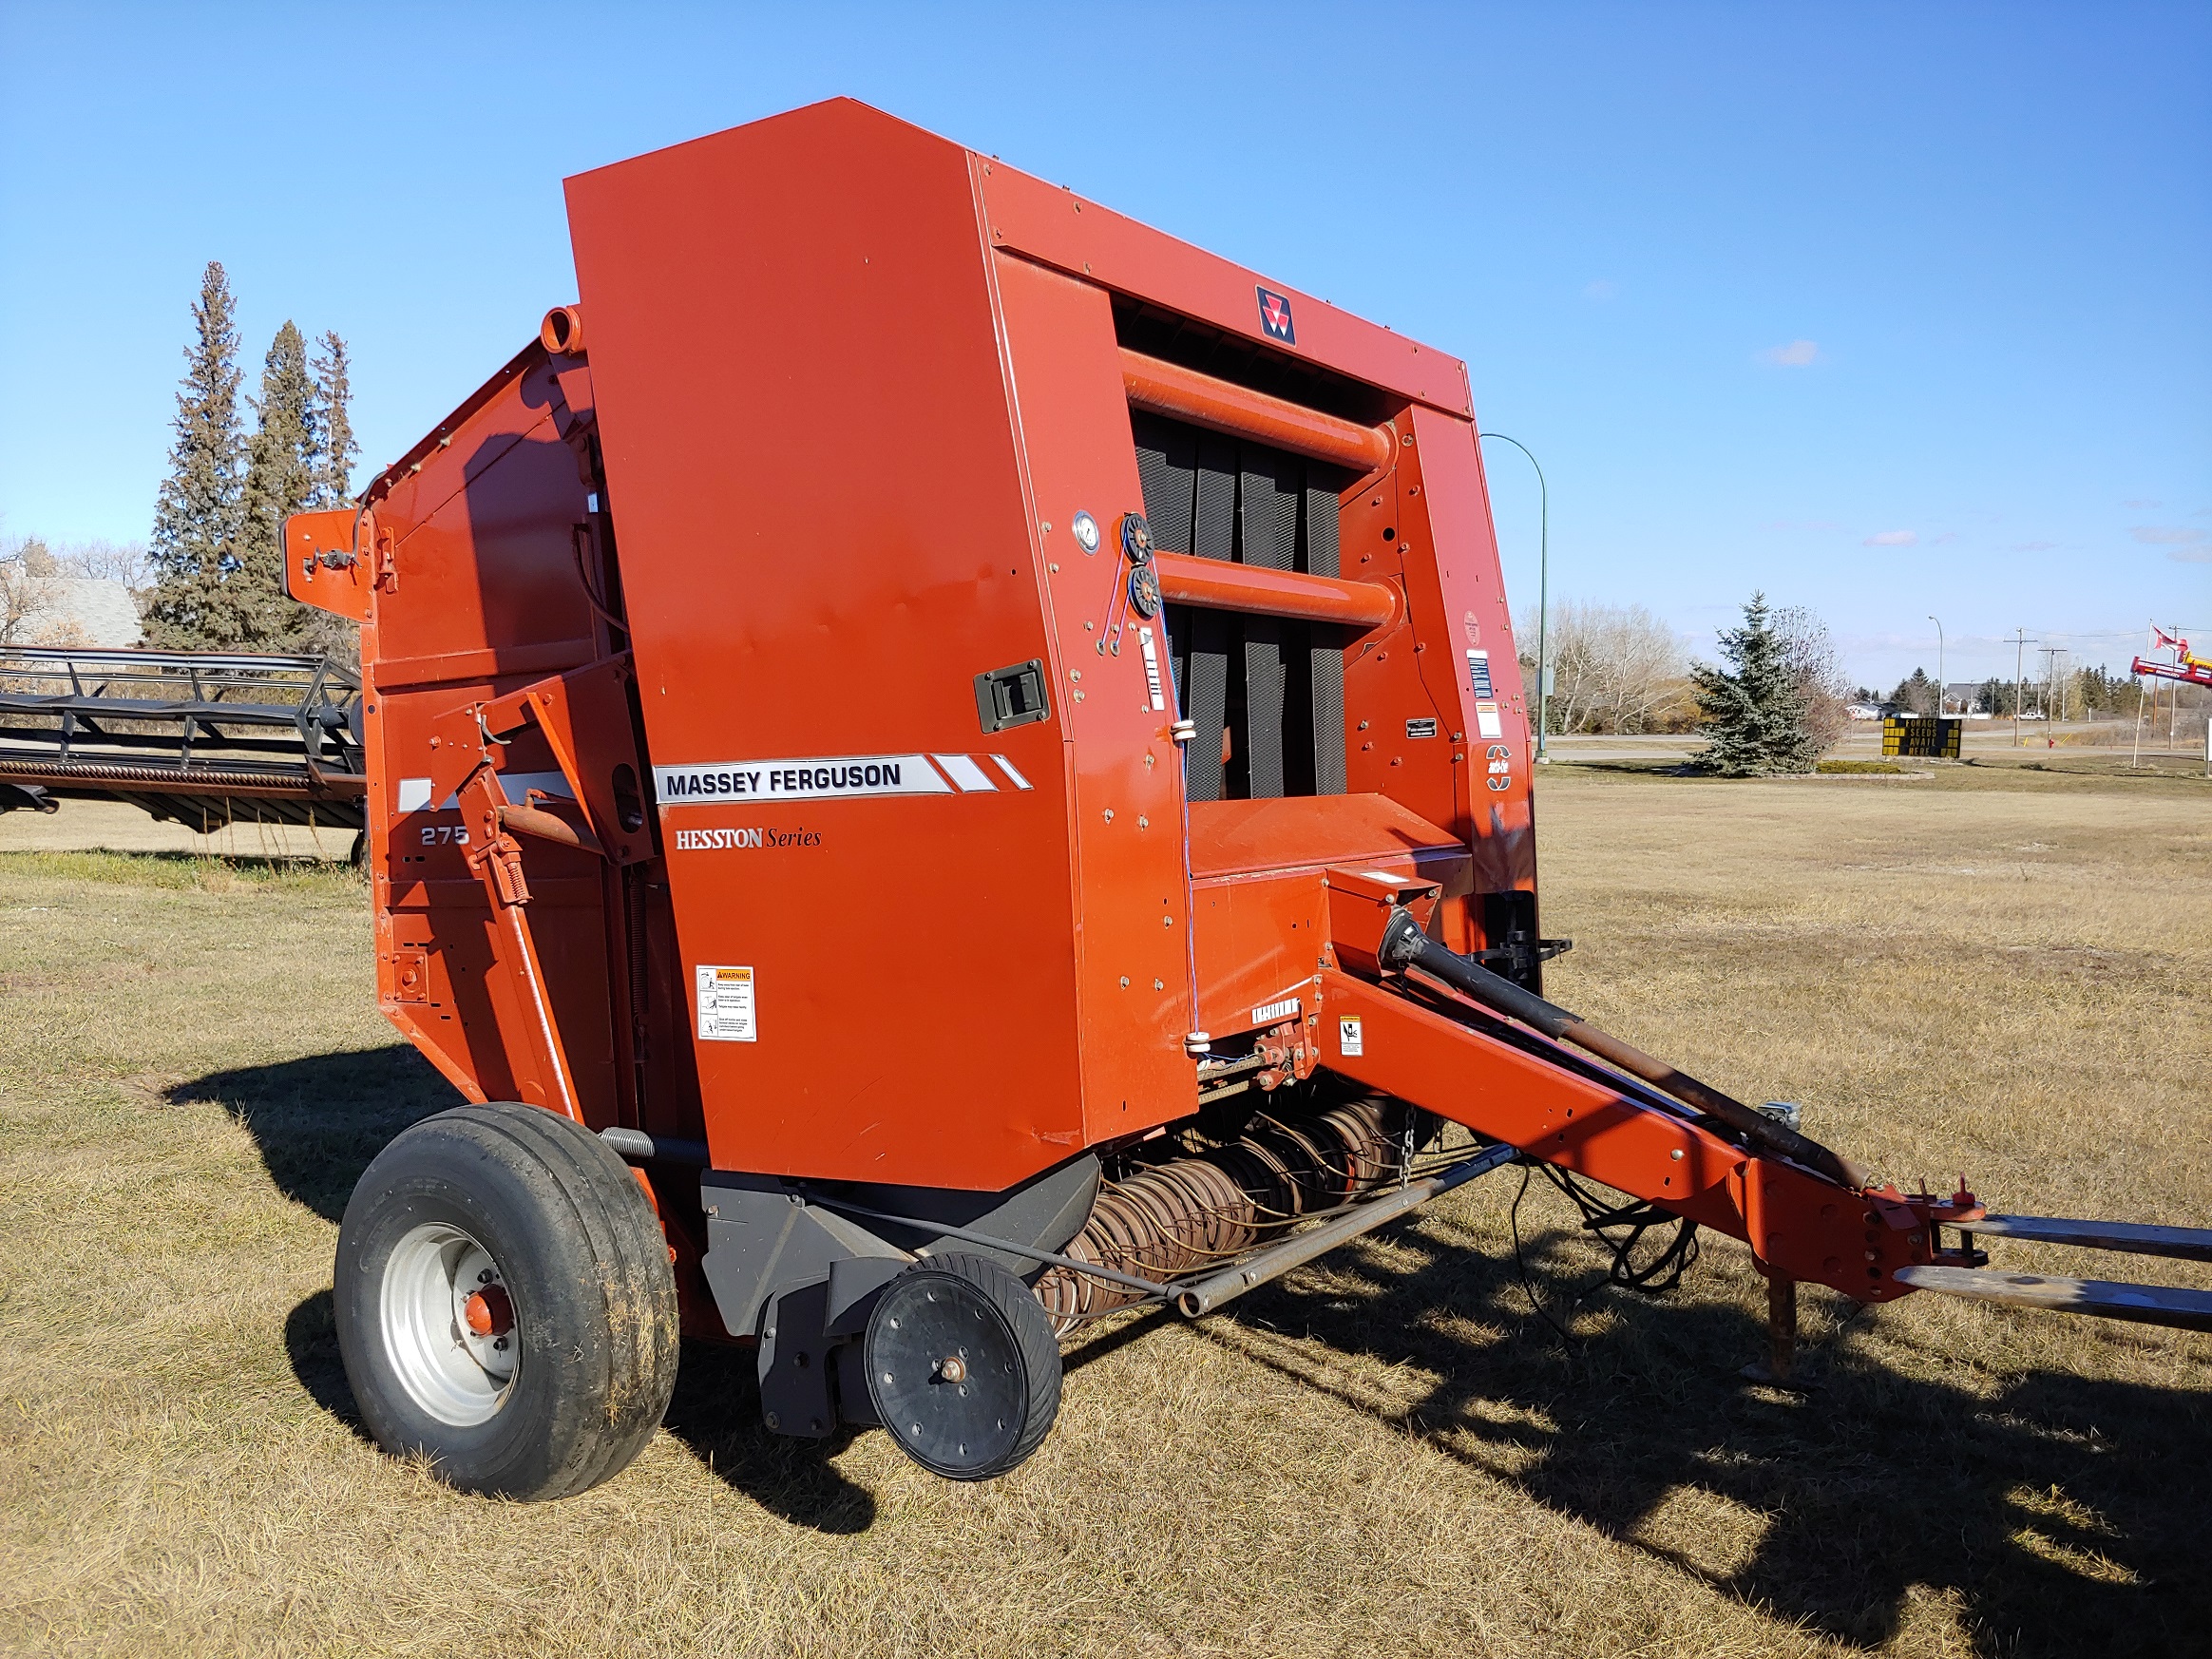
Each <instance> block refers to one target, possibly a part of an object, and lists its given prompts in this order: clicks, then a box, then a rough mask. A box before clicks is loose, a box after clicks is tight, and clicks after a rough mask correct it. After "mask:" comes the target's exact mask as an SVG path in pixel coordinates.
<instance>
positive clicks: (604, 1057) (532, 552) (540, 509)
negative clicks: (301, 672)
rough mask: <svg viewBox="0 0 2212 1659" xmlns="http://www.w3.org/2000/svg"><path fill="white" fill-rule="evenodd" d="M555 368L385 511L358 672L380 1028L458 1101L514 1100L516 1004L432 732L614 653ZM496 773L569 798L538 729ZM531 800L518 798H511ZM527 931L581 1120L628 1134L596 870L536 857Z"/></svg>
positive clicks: (414, 476)
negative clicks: (620, 1110)
mask: <svg viewBox="0 0 2212 1659" xmlns="http://www.w3.org/2000/svg"><path fill="white" fill-rule="evenodd" d="M557 397H558V392H557V391H556V390H555V387H554V382H553V377H552V374H551V372H550V371H549V370H548V368H547V366H546V364H545V362H544V360H543V353H539V355H538V357H537V359H536V360H535V361H534V362H532V363H530V364H529V365H528V367H527V368H526V369H524V370H523V371H522V372H517V373H514V374H511V375H509V376H508V377H507V378H506V379H505V381H504V383H503V384H501V385H499V386H498V387H497V389H496V390H492V391H488V392H487V393H486V394H484V395H482V396H481V397H480V398H479V399H478V400H475V401H474V404H473V407H471V408H469V409H468V410H467V412H466V414H465V415H463V416H462V417H461V418H460V419H459V420H458V422H457V423H456V424H455V425H454V427H453V429H452V430H451V433H450V441H449V442H448V443H447V444H445V445H444V446H442V447H437V448H431V449H429V450H427V451H426V452H425V454H424V455H423V457H422V460H421V464H420V466H419V467H413V468H410V470H409V471H407V472H405V473H403V474H401V475H399V476H398V477H397V478H396V479H394V480H393V481H392V482H391V486H390V487H389V489H388V490H387V491H386V493H385V494H384V495H383V496H382V497H381V498H380V499H379V500H377V502H376V504H375V523H376V525H377V528H378V533H379V536H380V538H389V544H390V547H391V563H392V576H391V580H389V581H388V582H385V583H384V584H383V585H382V586H380V587H379V589H378V591H377V592H376V593H375V594H374V595H373V610H372V623H373V625H372V627H371V628H369V629H367V630H365V631H364V634H363V665H364V671H365V677H366V678H367V680H368V683H369V684H370V685H371V686H372V688H373V692H374V695H373V696H370V697H367V698H366V699H365V700H364V705H363V714H364V721H365V724H366V725H367V726H368V728H369V736H370V749H371V756H370V775H371V779H372V782H371V788H370V792H369V816H370V839H371V844H372V879H373V882H374V892H375V907H376V912H377V919H378V925H377V934H378V951H379V964H378V982H379V991H380V1000H381V1001H382V1003H383V1006H384V1010H385V1013H386V1015H387V1016H388V1017H389V1018H390V1019H391V1020H392V1021H393V1023H394V1024H396V1025H397V1026H398V1027H399V1028H400V1030H401V1031H402V1032H403V1033H405V1034H406V1035H407V1036H408V1038H409V1039H410V1040H411V1041H413V1042H414V1043H415V1044H416V1045H417V1046H418V1047H420V1048H422V1049H423V1050H424V1052H425V1053H426V1054H427V1055H429V1058H431V1060H432V1062H433V1063H434V1064H436V1065H437V1066H438V1068H439V1069H440V1071H442V1072H444V1073H445V1074H446V1076H447V1077H449V1078H451V1079H452V1080H453V1081H454V1082H455V1083H456V1084H457V1085H458V1086H460V1087H461V1088H462V1089H463V1091H464V1093H467V1094H469V1095H471V1096H475V1097H478V1098H490V1099H512V1098H516V1097H518V1092H517V1085H516V1082H515V1078H514V1075H513V1071H512V1068H511V1066H510V1064H509V1061H508V1057H507V1054H506V1051H505V1046H504V1045H503V1043H502V1040H501V1038H500V1026H499V1020H498V1018H497V1012H496V1008H495V1000H498V999H504V998H507V997H510V996H511V994H512V987H511V986H509V985H508V984H507V983H506V976H505V973H504V972H503V970H501V969H500V967H499V966H498V965H497V964H498V963H499V960H500V944H499V942H498V940H497V939H496V937H495V930H494V926H493V918H492V916H491V913H490V911H489V909H488V907H487V906H486V903H485V897H484V889H483V885H482V883H481V882H480V881H479V880H478V879H477V878H476V877H475V876H474V875H473V874H472V873H471V872H470V871H469V869H468V868H467V862H466V859H467V829H466V826H465V825H464V823H463V819H462V815H461V813H460V812H459V811H458V810H455V809H454V808H452V807H450V806H448V804H447V803H446V802H444V801H440V800H435V799H432V798H430V791H429V772H430V770H431V764H430V755H431V753H432V752H431V749H430V735H431V727H432V726H433V725H434V724H435V723H436V722H437V721H438V720H439V719H440V718H442V717H444V716H447V715H451V714H452V713H453V712H454V711H455V710H460V709H466V708H467V707H468V706H469V705H470V704H472V703H481V702H486V701H488V700H490V699H491V698H493V697H496V696H501V695H503V694H505V693H507V692H511V691H514V690H517V689H519V688H520V687H521V686H522V685H524V684H526V683H527V682H529V681H530V680H533V679H537V678H541V677H543V676H544V675H546V674H547V673H558V672H560V671H562V670H563V669H567V668H573V667H578V666H581V665H582V664H584V663H587V662H589V661H591V660H592V659H593V658H594V657H595V656H597V655H599V653H600V652H601V647H602V641H601V638H600V636H599V632H598V629H597V625H596V623H595V620H594V619H593V616H592V613H591V610H590V607H589V605H588V603H587V602H586V601H585V600H584V598H583V594H582V588H581V586H580V584H579V582H578V581H577V576H576V571H575V565H574V554H573V552H572V545H573V543H572V537H573V535H574V532H575V526H576V525H577V524H580V523H582V521H583V520H584V519H585V517H586V506H585V499H584V498H585V494H586V488H585V484H584V480H583V477H582V472H581V470H580V467H579V464H578V458H577V455H576V453H575V451H574V450H573V449H571V448H569V446H568V445H567V444H565V443H563V441H562V440H561V438H560V436H559V435H558V433H557V432H556V431H555V429H554V425H553V422H552V420H551V419H550V418H549V415H548V410H549V409H550V408H551V407H552V405H553V403H554V401H555V400H556V398H557ZM502 772H503V774H504V775H506V776H509V777H516V776H526V777H527V779H528V781H529V782H531V783H534V784H537V785H538V786H539V787H544V788H549V789H551V790H552V791H553V792H556V793H563V792H565V789H564V786H563V785H562V784H560V783H559V782H558V780H559V777H560V767H559V764H558V762H557V761H556V760H555V758H554V757H553V754H552V752H551V751H550V750H549V749H548V748H547V747H546V746H545V744H544V741H543V738H542V737H540V736H539V735H538V734H536V733H535V731H532V732H530V733H527V734H524V735H523V736H521V737H519V738H518V739H517V740H516V742H515V743H514V745H513V746H512V747H511V748H509V749H507V750H505V751H503V752H502ZM514 792H515V793H516V794H517V795H518V796H519V794H520V792H521V785H520V784H518V785H516V786H515V787H514ZM529 871H530V877H531V885H532V893H533V899H532V903H531V905H530V906H529V912H530V914H529V921H530V925H531V927H532V930H533V933H534V935H535V937H536V939H537V943H538V949H539V953H540V955H541V957H542V959H543V963H544V969H545V977H546V989H547V995H548V1000H549V1001H550V1002H551V1004H552V1007H553V1011H554V1015H555V1018H556V1020H558V1022H559V1025H560V1029H561V1037H562V1039H563V1045H564V1046H565V1048H566V1051H567V1055H568V1059H569V1064H570V1067H571V1070H572V1072H573V1074H574V1077H575V1080H576V1087H577V1091H578V1095H579V1098H580V1101H581V1103H582V1108H583V1110H584V1113H585V1116H586V1117H587V1119H588V1120H589V1121H591V1122H593V1123H595V1124H597V1123H612V1122H614V1121H616V1117H617V1104H616V1087H615V1078H614V1058H613V1034H612V1030H611V1027H610V1024H609V1020H608V1013H607V1006H608V982H607V976H606V956H607V943H606V940H607V934H606V928H607V916H606V910H605V906H604V905H603V903H602V897H601V876H600V861H599V860H598V859H596V858H593V857H592V856H590V855H589V854H586V853H582V852H576V851H572V850H569V849H562V848H557V847H552V846H549V845H548V846H543V847H533V848H532V849H531V854H530V861H529Z"/></svg>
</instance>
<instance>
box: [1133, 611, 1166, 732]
mask: <svg viewBox="0 0 2212 1659" xmlns="http://www.w3.org/2000/svg"><path fill="white" fill-rule="evenodd" d="M1136 638H1137V642H1138V643H1139V644H1140V645H1141V646H1142V647H1143V648H1144V689H1145V696H1148V697H1149V698H1151V705H1150V706H1151V707H1152V708H1153V709H1154V710H1155V711H1156V710H1160V709H1164V708H1166V707H1167V706H1168V702H1167V696H1166V694H1165V693H1164V692H1163V691H1162V690H1161V689H1160V654H1159V653H1158V652H1157V651H1155V650H1154V649H1153V631H1152V630H1151V629H1150V628H1139V629H1137V631H1136Z"/></svg>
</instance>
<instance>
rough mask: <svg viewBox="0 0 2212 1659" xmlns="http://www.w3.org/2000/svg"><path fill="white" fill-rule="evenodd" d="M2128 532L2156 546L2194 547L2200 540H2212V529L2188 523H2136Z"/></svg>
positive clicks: (2139, 539)
mask: <svg viewBox="0 0 2212 1659" xmlns="http://www.w3.org/2000/svg"><path fill="white" fill-rule="evenodd" d="M2127 533H2128V534H2129V535H2130V536H2133V537H2134V538H2135V539H2136V540H2137V541H2138V542H2148V543H2151V545H2152V546H2154V547H2168V546H2183V547H2193V546H2195V545H2196V544H2197V543H2200V542H2212V530H2199V529H2194V528H2192V527H2190V526H2189V525H2187V524H2135V525H2132V526H2130V527H2129V529H2128V531H2127Z"/></svg>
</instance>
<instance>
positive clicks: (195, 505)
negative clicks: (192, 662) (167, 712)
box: [144, 260, 360, 655]
mask: <svg viewBox="0 0 2212 1659" xmlns="http://www.w3.org/2000/svg"><path fill="white" fill-rule="evenodd" d="M237 310H238V308H237V303H236V301H235V300H234V299H233V298H232V296H231V288H230V277H229V276H228V274H227V273H226V272H225V271H224V270H223V268H222V266H221V264H220V263H219V262H216V261H212V260H211V261H210V262H209V264H208V266H207V269H206V271H205V272H204V273H203V274H202V276H201V277H200V297H199V299H198V300H196V301H195V302H194V304H193V307H192V326H193V338H192V342H191V344H190V345H188V346H187V347H186V348H185V351H184V360H185V372H184V378H183V381H182V382H181V385H180V387H179V389H178V391H177V415H176V420H175V423H174V429H175V434H176V436H175V441H174V442H173V443H172V444H171V446H170V448H169V472H168V476H167V477H166V478H165V479H163V480H162V488H161V494H160V496H159V497H158V498H157V500H156V503H155V506H154V533H153V540H152V542H151V543H150V545H149V547H148V549H147V556H146V557H147V566H148V569H149V572H150V574H151V576H152V578H153V582H152V587H151V590H150V592H148V593H147V595H146V596H145V602H144V621H145V633H146V642H147V643H148V644H149V645H157V646H163V647H168V648H173V649H179V650H194V651H332V650H334V651H337V652H338V653H340V654H341V655H351V654H352V653H353V651H354V650H355V649H357V645H356V642H355V640H354V638H353V627H352V626H351V624H349V623H346V622H343V621H341V620H339V619H337V618H334V617H332V616H329V615H328V614H327V613H325V612H322V611H318V610H314V609H312V608H310V607H308V606H305V605H298V604H294V603H293V602H291V601H289V600H287V599H286V598H285V596H284V540H283V539H284V521H285V519H286V518H287V517H288V516H289V515H291V514H293V513H296V512H301V511H305V510H307V509H310V508H315V507H335V506H342V505H345V504H346V503H347V501H348V500H349V499H351V497H352V495H353V460H354V457H355V456H357V455H358V454H359V453H360V446H359V445H358V444H357V443H355V442H354V440H353V422H352V419H351V418H350V415H349V412H348V409H349V404H350V401H351V397H352V390H353V389H352V383H351V374H352V368H353V365H352V360H351V358H350V357H349V355H348V353H347V350H346V342H345V341H344V340H343V339H341V338H339V337H338V335H337V334H336V333H334V332H333V331H325V332H324V333H323V334H321V335H320V336H319V337H318V338H317V339H316V340H315V348H314V350H313V351H312V352H311V351H310V349H309V346H308V342H307V340H306V339H305V337H304V336H303V335H302V334H300V332H299V329H298V326H297V325H296V324H295V323H294V322H293V321H292V320H291V319H290V318H287V319H286V320H285V322H284V326H283V327H281V328H279V329H278V330H277V337H276V338H275V339H274V340H272V341H271V342H270V344H269V350H268V353H267V354H266V355H265V356H264V357H263V358H262V362H261V389H260V395H259V396H258V397H256V396H253V395H251V394H248V395H247V396H246V397H245V400H244V401H245V402H246V403H247V404H248V405H250V406H251V408H252V410H253V414H254V428H253V430H252V432H251V433H248V431H247V430H246V427H245V422H244V419H243V417H242V416H241V414H240V411H239V407H238V405H239V394H240V391H241V390H242V387H243V384H244V374H243V372H241V371H240V369H239V367H238V344H239V342H238V317H237Z"/></svg>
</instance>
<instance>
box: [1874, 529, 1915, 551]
mask: <svg viewBox="0 0 2212 1659" xmlns="http://www.w3.org/2000/svg"><path fill="white" fill-rule="evenodd" d="M1919 539H1920V533H1919V531H1917V530H1877V531H1876V532H1875V533H1874V534H1873V535H1871V536H1869V537H1867V538H1866V540H1865V541H1863V542H1861V543H1859V545H1860V546H1861V547H1910V546H1911V545H1912V544H1913V543H1915V542H1917V541H1918V540H1919Z"/></svg>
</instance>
